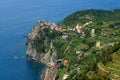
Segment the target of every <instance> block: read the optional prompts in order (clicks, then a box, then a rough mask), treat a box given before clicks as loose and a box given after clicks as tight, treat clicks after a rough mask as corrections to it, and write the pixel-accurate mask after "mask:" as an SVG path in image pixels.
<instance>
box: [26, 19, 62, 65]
mask: <svg viewBox="0 0 120 80" xmlns="http://www.w3.org/2000/svg"><path fill="white" fill-rule="evenodd" d="M54 30H56V31H60V28H59V27H58V26H57V25H56V24H55V23H52V22H48V21H42V20H39V21H38V22H37V24H36V25H35V26H34V28H33V29H32V30H31V32H30V33H29V34H28V36H27V43H26V45H27V51H26V54H27V58H28V59H30V60H33V61H36V62H41V63H44V64H46V65H49V64H50V63H54V61H53V59H55V58H53V57H55V56H56V51H55V49H54V48H53V43H52V40H50V38H52V37H53V36H52V31H54ZM50 34H51V35H50ZM40 46H41V47H40ZM53 51H54V52H53Z"/></svg>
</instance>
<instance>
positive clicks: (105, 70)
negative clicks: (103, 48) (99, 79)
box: [98, 49, 120, 80]
mask: <svg viewBox="0 0 120 80" xmlns="http://www.w3.org/2000/svg"><path fill="white" fill-rule="evenodd" d="M98 67H99V72H100V73H101V74H102V75H104V76H106V77H109V78H110V79H111V80H120V49H119V50H118V51H117V52H115V53H113V55H112V61H110V62H108V63H106V64H105V65H104V64H103V63H102V62H100V63H99V64H98Z"/></svg>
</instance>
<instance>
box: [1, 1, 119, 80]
mask: <svg viewBox="0 0 120 80" xmlns="http://www.w3.org/2000/svg"><path fill="white" fill-rule="evenodd" d="M115 8H118V9H119V8H120V0H0V80H39V78H40V76H39V75H40V74H41V72H42V69H43V67H44V66H43V65H42V64H38V63H34V62H30V61H28V60H27V59H26V53H25V51H26V47H25V38H24V36H25V35H27V34H28V32H29V31H30V30H31V29H32V27H33V26H34V25H35V23H36V22H37V20H38V19H41V20H48V21H52V22H55V23H57V22H59V21H60V20H62V19H64V18H65V17H66V16H67V15H69V14H71V13H73V12H74V11H77V10H85V9H107V10H110V9H115Z"/></svg>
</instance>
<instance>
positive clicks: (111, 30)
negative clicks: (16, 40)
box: [27, 10, 120, 80]
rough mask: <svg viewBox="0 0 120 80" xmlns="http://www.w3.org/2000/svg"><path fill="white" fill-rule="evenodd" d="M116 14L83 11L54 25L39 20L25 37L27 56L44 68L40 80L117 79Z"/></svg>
mask: <svg viewBox="0 0 120 80" xmlns="http://www.w3.org/2000/svg"><path fill="white" fill-rule="evenodd" d="M111 13H112V16H111ZM119 13H120V10H114V11H104V10H85V11H78V12H75V13H73V14H71V15H70V16H68V17H67V18H65V19H64V20H63V21H61V22H60V23H58V24H54V23H52V22H49V21H41V20H39V21H38V22H37V24H36V25H35V27H34V28H33V29H32V31H31V32H30V33H29V35H28V42H27V46H28V48H27V56H28V58H29V59H31V60H35V61H37V62H42V63H44V64H46V65H47V68H46V69H45V70H44V71H43V75H42V80H109V79H112V80H116V76H117V78H118V80H119V76H120V74H119V71H118V70H119V64H117V63H119V58H118V57H117V55H119V48H120V46H119V44H120V42H119V41H120V40H119V39H120V20H119V19H118V18H119V17H120V15H119ZM98 15H99V16H98ZM103 16H104V17H103ZM113 63H115V64H113ZM111 65H113V67H111ZM106 67H107V68H108V69H107V68H106ZM111 71H112V72H113V73H116V74H115V75H111V74H110V73H111ZM106 74H107V75H106ZM113 77H114V78H113Z"/></svg>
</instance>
